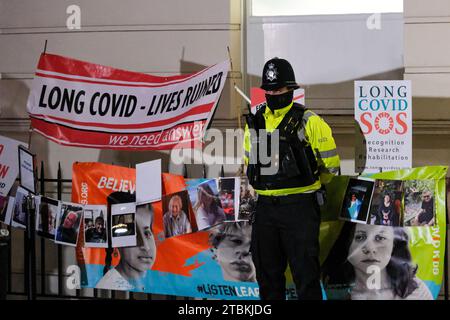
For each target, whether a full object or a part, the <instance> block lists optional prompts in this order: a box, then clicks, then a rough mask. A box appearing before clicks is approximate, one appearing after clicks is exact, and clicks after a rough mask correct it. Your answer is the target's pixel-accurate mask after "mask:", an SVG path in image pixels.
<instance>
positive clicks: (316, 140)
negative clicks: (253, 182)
mask: <svg viewBox="0 0 450 320" xmlns="http://www.w3.org/2000/svg"><path fill="white" fill-rule="evenodd" d="M292 105H293V103H291V104H290V105H288V106H287V107H284V108H282V109H278V110H274V112H272V111H271V110H270V108H267V107H266V108H265V112H264V118H265V121H266V131H267V132H269V133H272V132H273V131H274V130H275V129H276V128H277V127H278V125H279V124H280V123H281V121H282V120H283V118H284V116H285V115H286V113H287V112H288V111H289V109H290V108H291V107H292ZM300 130H301V131H300V132H302V130H303V133H304V136H305V139H306V141H307V142H308V143H309V144H310V145H311V148H312V149H313V151H314V155H315V157H316V160H317V165H318V167H319V172H320V178H319V179H318V180H317V181H316V182H315V183H313V184H311V185H309V186H305V187H297V188H285V189H276V190H255V191H256V192H257V193H258V194H261V195H265V196H279V195H289V194H296V193H307V192H313V191H315V190H318V189H320V187H321V185H322V184H326V183H328V182H330V181H331V179H332V177H333V175H335V174H337V173H338V172H339V167H340V160H339V155H338V154H337V150H336V143H335V142H334V138H333V135H332V132H331V128H330V127H329V125H328V124H327V123H326V122H325V121H324V120H323V119H322V118H321V117H320V116H318V115H317V114H315V113H314V112H312V111H311V110H306V111H305V113H304V115H303V121H302V127H301V129H300ZM250 148H251V143H250V131H249V129H248V126H247V125H246V126H245V132H244V151H245V152H244V161H245V164H246V165H248V162H249V155H250Z"/></svg>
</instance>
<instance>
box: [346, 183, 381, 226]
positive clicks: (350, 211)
mask: <svg viewBox="0 0 450 320" xmlns="http://www.w3.org/2000/svg"><path fill="white" fill-rule="evenodd" d="M373 189H374V180H371V179H364V178H358V179H355V178H351V179H350V180H349V183H348V186H347V191H346V192H345V198H344V204H343V206H342V210H341V214H340V218H341V220H346V221H353V222H359V223H366V222H367V219H368V215H369V206H370V202H371V199H372V194H373Z"/></svg>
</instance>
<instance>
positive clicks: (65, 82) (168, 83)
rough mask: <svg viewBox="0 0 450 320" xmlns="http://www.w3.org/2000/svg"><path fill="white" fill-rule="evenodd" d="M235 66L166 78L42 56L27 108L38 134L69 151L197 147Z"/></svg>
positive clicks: (213, 67) (222, 66)
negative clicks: (72, 147)
mask: <svg viewBox="0 0 450 320" xmlns="http://www.w3.org/2000/svg"><path fill="white" fill-rule="evenodd" d="M228 70H229V61H228V60H226V61H224V62H222V63H218V64H216V65H213V66H211V67H207V68H205V69H203V70H201V71H199V72H196V73H193V74H187V75H177V76H171V77H160V76H154V75H148V74H143V73H137V72H132V71H126V70H120V69H115V68H112V67H107V66H102V65H98V64H93V63H89V62H84V61H80V60H75V59H71V58H67V57H62V56H58V55H53V54H42V55H41V57H40V60H39V64H38V67H37V70H36V74H35V78H34V80H33V83H32V87H31V92H30V96H29V98H28V103H27V109H28V113H29V114H30V117H31V124H32V127H33V130H34V131H36V132H38V133H40V134H42V135H44V136H45V137H47V138H48V139H50V140H52V141H54V142H56V143H59V144H62V145H68V146H76V147H90V148H100V149H120V150H168V149H173V148H184V147H193V146H194V144H195V143H198V142H200V141H201V140H202V138H203V136H204V134H205V131H206V128H207V127H208V124H209V122H210V121H211V118H212V116H213V114H214V110H215V109H216V107H217V103H218V100H219V97H220V94H221V92H222V90H223V87H224V85H225V81H226V77H227V72H228Z"/></svg>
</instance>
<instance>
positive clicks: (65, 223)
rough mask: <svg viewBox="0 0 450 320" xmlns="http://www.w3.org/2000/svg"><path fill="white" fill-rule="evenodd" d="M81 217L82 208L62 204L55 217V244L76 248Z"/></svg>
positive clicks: (72, 204)
mask: <svg viewBox="0 0 450 320" xmlns="http://www.w3.org/2000/svg"><path fill="white" fill-rule="evenodd" d="M82 217H83V207H82V206H80V205H77V204H75V203H64V202H63V203H62V204H61V210H60V211H59V212H58V215H57V223H56V234H55V242H56V243H61V244H64V245H69V246H76V245H77V241H78V234H79V232H80V224H81V219H82Z"/></svg>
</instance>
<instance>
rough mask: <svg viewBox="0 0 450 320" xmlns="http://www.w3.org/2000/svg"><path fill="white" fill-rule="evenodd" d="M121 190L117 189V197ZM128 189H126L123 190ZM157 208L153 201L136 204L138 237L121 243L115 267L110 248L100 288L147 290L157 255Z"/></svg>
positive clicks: (98, 285)
mask: <svg viewBox="0 0 450 320" xmlns="http://www.w3.org/2000/svg"><path fill="white" fill-rule="evenodd" d="M118 193H120V192H114V194H116V195H115V197H116V198H117V197H120V195H118ZM122 193H124V192H122ZM152 226H153V209H152V206H151V204H143V205H138V206H137V207H136V230H137V232H136V234H137V235H136V238H137V239H136V241H137V245H136V246H133V247H120V248H117V249H115V250H118V252H119V255H120V260H119V263H118V264H117V265H116V266H115V267H113V268H111V265H110V264H111V255H112V253H113V252H112V250H107V257H106V263H107V265H106V266H105V271H104V276H103V278H101V279H100V281H99V282H98V283H97V285H96V288H97V289H111V290H126V291H129V290H133V291H141V292H143V291H146V288H145V276H146V273H147V271H148V270H150V269H151V268H152V266H153V264H154V262H155V259H156V243H155V239H154V237H153V232H152Z"/></svg>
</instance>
